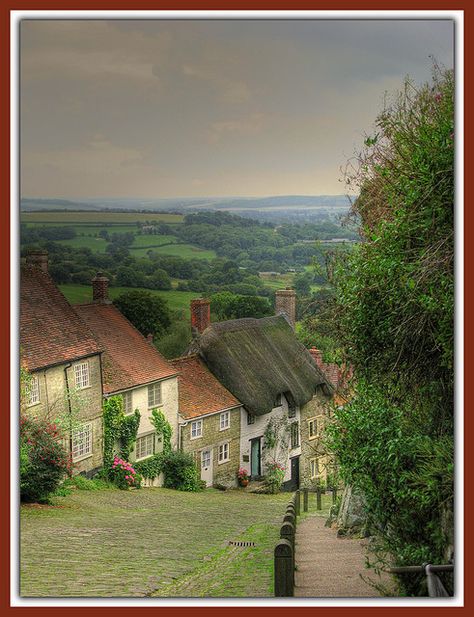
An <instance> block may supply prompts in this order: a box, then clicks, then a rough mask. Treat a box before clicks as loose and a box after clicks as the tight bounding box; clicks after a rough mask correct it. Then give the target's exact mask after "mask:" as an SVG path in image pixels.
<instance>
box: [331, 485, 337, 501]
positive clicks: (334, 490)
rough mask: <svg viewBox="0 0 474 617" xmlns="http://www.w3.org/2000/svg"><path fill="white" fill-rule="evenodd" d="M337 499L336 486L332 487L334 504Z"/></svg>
mask: <svg viewBox="0 0 474 617" xmlns="http://www.w3.org/2000/svg"><path fill="white" fill-rule="evenodd" d="M336 499H337V488H336V487H335V486H333V487H332V503H333V504H335V503H336Z"/></svg>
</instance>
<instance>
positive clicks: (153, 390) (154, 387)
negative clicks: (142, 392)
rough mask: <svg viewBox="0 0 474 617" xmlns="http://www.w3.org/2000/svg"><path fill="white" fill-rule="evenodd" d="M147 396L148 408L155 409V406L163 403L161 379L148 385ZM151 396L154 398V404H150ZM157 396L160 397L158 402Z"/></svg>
mask: <svg viewBox="0 0 474 617" xmlns="http://www.w3.org/2000/svg"><path fill="white" fill-rule="evenodd" d="M157 391H158V392H159V396H158V397H157V396H156V393H157ZM151 393H153V395H152V396H151V397H150V394H151ZM147 396H148V409H154V408H155V407H160V406H161V405H162V404H163V403H162V400H163V393H162V391H161V381H156V382H155V383H151V384H149V386H148V390H147ZM150 398H151V399H152V401H153V402H152V404H151V405H150ZM157 398H158V399H159V400H158V402H157Z"/></svg>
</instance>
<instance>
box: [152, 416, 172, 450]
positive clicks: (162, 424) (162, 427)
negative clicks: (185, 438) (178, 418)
mask: <svg viewBox="0 0 474 617" xmlns="http://www.w3.org/2000/svg"><path fill="white" fill-rule="evenodd" d="M150 420H151V423H152V424H153V426H154V427H155V431H156V434H157V435H161V436H162V439H163V453H164V454H166V453H168V452H171V436H172V435H173V429H172V427H171V424H170V423H169V422H168V420H167V419H166V417H165V414H164V413H163V412H162V411H161V410H160V409H152V410H151V418H150Z"/></svg>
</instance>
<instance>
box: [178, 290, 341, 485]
mask: <svg viewBox="0 0 474 617" xmlns="http://www.w3.org/2000/svg"><path fill="white" fill-rule="evenodd" d="M282 292H283V293H278V292H277V300H276V312H277V313H278V314H277V315H275V316H274V317H265V318H262V319H252V318H246V319H236V320H230V321H225V322H220V323H212V324H211V323H210V322H209V319H208V315H209V301H208V300H202V299H201V300H198V301H194V302H193V305H192V310H191V315H192V326H193V331H194V332H195V334H196V336H195V339H194V341H193V344H192V345H191V348H190V352H192V353H194V354H197V355H198V356H199V358H200V359H201V360H202V361H203V362H204V363H205V365H206V366H207V368H208V369H209V370H210V371H211V372H212V374H213V375H214V376H215V377H216V378H217V380H218V381H219V382H220V383H221V384H222V385H223V386H224V387H225V388H226V389H227V390H228V391H229V392H231V393H232V395H233V396H234V397H235V398H236V399H237V400H238V401H240V402H241V404H242V408H241V411H240V427H241V428H240V465H241V466H242V467H245V468H247V469H248V470H249V471H250V474H251V478H253V479H258V478H260V477H261V476H264V475H265V472H266V468H267V467H268V465H269V464H271V463H273V462H277V463H279V464H281V465H283V467H284V469H285V478H284V482H285V488H287V489H289V490H290V489H294V488H296V487H298V486H299V485H300V469H301V468H303V469H306V468H307V461H306V460H304V457H303V459H302V449H301V411H302V409H303V408H304V406H305V405H307V404H308V403H309V402H310V401H313V399H314V398H315V397H316V400H317V402H318V404H319V403H321V404H322V403H323V402H324V401H325V400H326V399H327V398H328V397H329V396H330V395H331V392H332V390H331V387H330V384H329V383H328V382H327V380H326V379H325V378H324V376H323V375H322V373H321V371H320V369H319V368H318V367H317V365H316V363H315V362H314V360H313V358H312V357H311V354H310V353H309V352H308V350H307V349H306V348H305V347H304V346H303V345H302V344H301V343H300V342H299V341H298V340H297V338H296V336H295V334H294V331H293V325H294V323H295V310H294V309H295V302H294V301H295V293H294V291H293V290H282Z"/></svg>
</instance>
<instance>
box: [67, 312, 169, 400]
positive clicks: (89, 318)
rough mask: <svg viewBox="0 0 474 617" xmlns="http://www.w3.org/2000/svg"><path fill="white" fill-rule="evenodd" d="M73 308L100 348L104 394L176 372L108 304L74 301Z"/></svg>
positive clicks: (125, 319) (156, 379) (120, 314)
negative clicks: (102, 350)
mask: <svg viewBox="0 0 474 617" xmlns="http://www.w3.org/2000/svg"><path fill="white" fill-rule="evenodd" d="M74 309H75V311H76V313H77V314H78V315H79V316H80V317H81V319H83V320H84V321H85V322H86V324H87V325H88V326H89V328H90V329H91V330H92V332H93V334H94V336H95V338H96V339H97V340H98V341H99V342H100V344H101V345H102V347H103V348H104V354H103V356H102V379H103V390H104V394H111V393H112V392H118V391H120V390H127V389H128V388H134V387H136V386H140V385H144V384H146V383H150V382H152V381H158V380H159V379H164V378H166V377H171V376H173V375H176V373H177V370H176V369H175V368H174V367H173V366H172V365H171V364H170V363H169V362H168V361H167V360H165V358H163V356H162V355H161V354H160V353H159V352H158V351H157V350H156V349H155V347H153V345H152V344H150V343H149V342H148V341H147V340H146V339H145V337H144V336H142V334H141V333H140V332H139V331H138V330H137V329H136V328H135V327H134V326H133V325H132V324H131V323H130V322H129V321H128V319H127V318H126V317H124V316H123V315H122V313H121V312H120V311H119V310H118V309H116V308H115V306H113V305H112V304H78V305H76V306H75V307H74Z"/></svg>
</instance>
